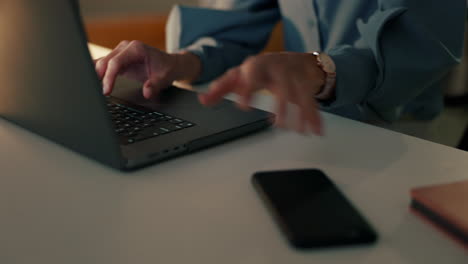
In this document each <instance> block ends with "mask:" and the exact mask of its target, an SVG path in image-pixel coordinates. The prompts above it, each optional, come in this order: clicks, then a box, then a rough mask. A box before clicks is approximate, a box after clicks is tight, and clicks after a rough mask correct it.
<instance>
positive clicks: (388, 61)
mask: <svg viewBox="0 0 468 264" xmlns="http://www.w3.org/2000/svg"><path fill="white" fill-rule="evenodd" d="M465 12H466V2H465V0H452V1H445V2H443V3H441V2H440V1H439V0H426V1H424V3H422V2H420V1H410V0H399V1H398V0H394V1H383V0H382V1H380V4H379V9H378V10H377V11H376V12H375V13H374V14H373V15H372V16H371V17H370V18H369V19H368V21H358V24H357V26H358V30H359V33H360V39H359V40H358V41H357V42H355V43H354V44H349V45H341V46H337V47H334V48H332V49H330V50H329V51H327V53H328V54H329V55H330V56H331V57H332V58H333V60H334V61H335V64H336V65H337V85H336V91H335V92H336V99H335V100H334V101H333V102H331V103H330V104H328V105H324V108H325V110H327V109H328V110H331V111H332V110H333V109H336V108H340V107H344V106H349V105H358V106H359V108H360V111H361V114H362V116H361V118H360V119H363V120H372V119H380V120H384V121H388V122H392V121H395V120H396V119H398V118H399V116H400V115H401V113H402V112H403V111H404V108H405V106H406V105H408V103H409V102H410V101H412V100H414V99H415V98H416V97H418V96H420V95H421V94H424V93H425V92H426V91H425V90H427V89H428V88H430V87H431V86H433V85H434V84H435V83H437V82H438V81H440V80H441V78H443V76H444V75H445V74H446V73H447V71H449V70H450V69H451V67H452V66H454V65H455V64H457V63H458V62H460V60H461V57H462V49H463V32H464V20H465ZM435 89H437V88H435ZM439 89H440V87H439ZM426 114H427V111H426ZM434 114H437V113H434ZM432 117H433V116H432ZM422 118H431V117H430V116H428V117H422Z"/></svg>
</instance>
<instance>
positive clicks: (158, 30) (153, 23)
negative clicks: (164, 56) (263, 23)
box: [86, 14, 284, 52]
mask: <svg viewBox="0 0 468 264" xmlns="http://www.w3.org/2000/svg"><path fill="white" fill-rule="evenodd" d="M166 20H167V15H164V14H155V15H138V16H128V17H108V18H94V19H87V20H86V31H87V33H88V40H89V41H90V42H92V43H95V44H98V45H101V46H104V47H108V48H114V47H115V46H116V45H117V44H118V43H119V42H120V41H122V40H140V41H142V42H144V43H146V44H148V45H150V46H153V47H156V48H158V49H161V50H165V48H166V47H165V27H166ZM282 50H284V47H283V34H282V26H281V24H278V25H277V26H276V27H275V30H274V31H273V33H272V36H271V38H270V41H269V42H268V45H267V47H266V49H265V51H268V52H275V51H282Z"/></svg>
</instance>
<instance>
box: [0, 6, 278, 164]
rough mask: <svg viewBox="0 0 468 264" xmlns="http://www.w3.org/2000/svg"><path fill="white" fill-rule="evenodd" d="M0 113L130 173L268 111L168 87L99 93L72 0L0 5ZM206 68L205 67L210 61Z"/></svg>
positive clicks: (230, 132)
mask: <svg viewBox="0 0 468 264" xmlns="http://www.w3.org/2000/svg"><path fill="white" fill-rule="evenodd" d="M0 39H1V43H0V69H1V70H0V80H1V81H2V87H1V88H0V115H1V116H2V117H4V118H5V119H7V120H10V121H12V122H14V123H16V124H18V125H20V126H22V127H24V128H26V129H28V130H30V131H33V132H35V133H37V134H39V135H42V136H44V137H47V138H49V139H51V140H53V141H55V142H57V143H59V144H62V145H64V146H66V147H68V148H70V149H72V150H74V151H77V152H79V153H81V154H83V155H86V156H88V157H90V158H93V159H95V160H97V161H100V162H102V163H104V164H107V165H109V166H112V167H114V168H118V169H122V170H129V169H135V168H139V167H142V166H145V165H148V164H151V163H155V162H158V161H162V160H165V159H168V158H171V157H175V156H178V155H181V154H185V153H189V152H192V151H195V150H198V149H201V148H205V147H207V146H210V145H214V144H219V143H221V142H225V141H227V140H230V139H233V138H236V137H239V136H242V135H245V134H248V133H252V132H254V131H258V130H260V129H262V128H266V127H268V126H269V125H270V119H271V118H272V114H270V113H268V112H264V111H261V110H257V109H253V110H252V111H250V112H242V111H240V110H238V109H237V108H236V107H235V105H234V104H233V102H231V101H228V100H224V101H223V102H222V103H220V104H219V105H217V106H215V107H212V108H205V107H203V106H202V105H200V104H199V102H198V99H197V94H196V93H195V92H193V91H187V90H183V89H179V88H175V87H170V88H169V89H167V90H166V91H165V92H163V93H162V94H161V96H159V97H158V98H157V99H155V100H146V99H144V98H143V96H142V93H141V84H139V83H135V82H132V81H130V80H125V79H119V80H118V82H117V84H116V87H115V90H114V92H113V94H112V95H111V96H109V97H105V96H104V95H102V87H101V84H100V81H99V79H98V77H97V75H96V73H95V69H94V65H93V62H92V59H91V57H90V54H89V50H88V46H87V40H86V37H85V33H84V30H83V26H82V22H81V17H80V14H79V8H78V4H77V2H76V1H73V0H62V1H57V0H41V1H37V0H5V1H2V2H1V4H0ZM208 67H209V65H208Z"/></svg>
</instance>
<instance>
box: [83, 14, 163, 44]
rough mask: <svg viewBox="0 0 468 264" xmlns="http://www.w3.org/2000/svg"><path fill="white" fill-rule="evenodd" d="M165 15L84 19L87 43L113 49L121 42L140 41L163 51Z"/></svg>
mask: <svg viewBox="0 0 468 264" xmlns="http://www.w3.org/2000/svg"><path fill="white" fill-rule="evenodd" d="M166 20H167V15H158V14H155V15H134V16H125V17H118V16H115V17H106V18H92V19H86V20H85V24H86V32H87V34H88V41H89V42H92V43H94V44H97V45H100V46H104V47H107V48H114V47H115V46H116V45H117V44H119V42H120V41H122V40H140V41H142V42H144V43H146V44H148V45H151V46H153V47H156V48H158V49H161V50H165V27H166Z"/></svg>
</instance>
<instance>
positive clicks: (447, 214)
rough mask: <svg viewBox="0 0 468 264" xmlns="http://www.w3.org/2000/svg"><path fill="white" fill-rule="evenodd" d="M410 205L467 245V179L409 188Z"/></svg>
mask: <svg viewBox="0 0 468 264" xmlns="http://www.w3.org/2000/svg"><path fill="white" fill-rule="evenodd" d="M411 198H412V201H411V207H412V208H413V209H414V210H415V211H416V212H418V213H419V214H421V215H423V216H425V217H426V218H427V219H429V220H431V221H432V222H433V223H434V224H436V225H437V226H439V227H441V228H442V229H444V230H445V231H446V232H448V233H450V234H451V235H452V236H454V237H455V238H457V239H458V240H460V241H461V242H462V243H463V244H465V245H468V181H462V182H455V183H449V184H440V185H432V186H424V187H419V188H414V189H412V190H411Z"/></svg>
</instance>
